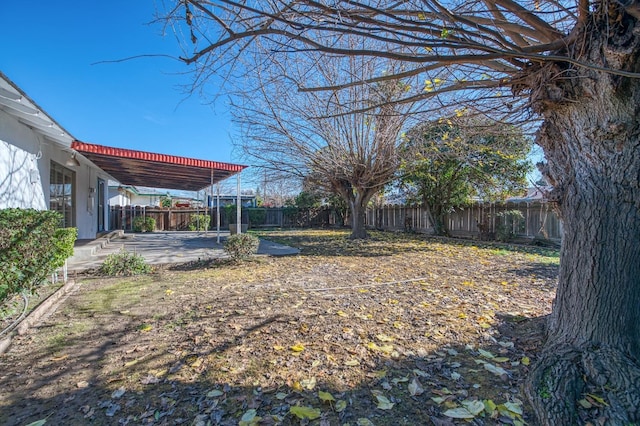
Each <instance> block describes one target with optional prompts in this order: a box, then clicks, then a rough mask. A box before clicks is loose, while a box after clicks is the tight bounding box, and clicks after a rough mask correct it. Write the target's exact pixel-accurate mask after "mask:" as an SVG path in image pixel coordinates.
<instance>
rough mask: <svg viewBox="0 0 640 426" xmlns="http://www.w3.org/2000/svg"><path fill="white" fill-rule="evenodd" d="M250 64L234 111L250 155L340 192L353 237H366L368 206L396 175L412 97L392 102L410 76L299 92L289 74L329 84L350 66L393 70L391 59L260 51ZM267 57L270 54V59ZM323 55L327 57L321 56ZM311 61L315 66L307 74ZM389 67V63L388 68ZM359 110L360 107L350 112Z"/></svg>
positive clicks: (365, 74)
mask: <svg viewBox="0 0 640 426" xmlns="http://www.w3.org/2000/svg"><path fill="white" fill-rule="evenodd" d="M248 58H249V55H245V56H244V60H245V68H249V67H250V69H251V70H252V72H251V74H250V75H247V76H246V78H244V79H242V88H241V90H240V91H238V92H237V93H236V95H237V96H236V98H235V99H236V101H235V102H234V103H233V105H232V106H233V109H232V113H233V115H234V119H235V121H236V123H237V124H238V125H239V128H240V129H241V137H240V145H241V149H242V151H243V152H244V153H245V154H247V155H248V156H249V157H250V158H251V160H252V162H253V163H254V164H256V165H258V166H261V167H264V168H267V169H273V170H277V171H278V172H280V173H284V174H288V175H290V176H291V177H293V178H297V179H299V178H304V179H305V180H306V181H307V183H309V182H313V183H314V184H315V185H316V186H318V187H320V188H323V189H324V190H326V191H329V192H332V193H335V194H337V195H340V196H341V197H342V198H343V199H344V201H345V202H346V203H347V205H348V206H349V210H350V213H351V214H350V218H351V229H352V232H351V236H350V238H352V239H358V238H366V237H367V232H366V228H365V210H366V207H367V204H368V202H369V200H370V199H371V197H372V196H373V195H375V194H376V193H377V192H378V191H380V189H382V188H383V187H384V185H385V184H386V183H388V182H389V181H390V180H391V179H392V178H393V176H394V173H395V172H396V170H397V167H398V164H399V158H398V150H397V149H396V148H397V145H398V143H399V141H400V137H399V136H400V130H401V128H402V125H403V123H404V122H405V120H406V111H407V110H408V108H409V105H410V104H396V103H395V102H394V101H395V100H397V99H398V98H399V95H400V94H401V93H404V91H405V90H406V88H407V87H408V83H405V82H398V81H391V80H389V81H382V82H379V83H375V84H369V85H357V86H351V87H349V88H345V89H344V90H328V91H319V92H299V91H297V90H295V88H294V89H292V87H291V86H290V85H289V84H287V82H289V81H300V80H302V79H304V80H305V81H307V82H310V81H313V82H314V83H316V84H323V85H331V84H334V83H335V82H337V81H338V79H339V78H341V75H342V74H343V73H345V72H346V73H349V74H351V75H352V76H354V77H356V78H359V79H367V78H369V77H370V76H372V75H375V74H376V73H382V72H389V71H390V70H392V69H393V66H394V65H393V63H392V61H389V60H385V61H380V60H371V59H367V58H362V57H360V58H358V57H347V58H340V57H334V58H326V59H323V58H319V57H318V56H317V55H315V54H311V53H309V54H306V55H298V56H297V57H296V58H295V60H287V58H286V57H282V58H276V57H269V56H268V55H266V54H265V53H262V52H261V53H258V54H257V55H255V56H252V60H251V61H250V62H249V61H248ZM265 58H266V59H265ZM320 59H322V60H320ZM309 63H314V64H315V65H314V70H315V72H314V73H313V74H312V75H309V74H308V67H309ZM383 66H384V68H383ZM353 109H360V110H361V112H359V113H351V111H352V110H353Z"/></svg>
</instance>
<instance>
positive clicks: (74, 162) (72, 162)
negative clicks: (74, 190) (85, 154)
mask: <svg viewBox="0 0 640 426" xmlns="http://www.w3.org/2000/svg"><path fill="white" fill-rule="evenodd" d="M64 164H65V165H66V166H67V167H78V166H79V165H80V162H79V161H78V159H77V158H76V153H75V152H74V153H73V154H71V157H69V159H68V160H67V162H66V163H64Z"/></svg>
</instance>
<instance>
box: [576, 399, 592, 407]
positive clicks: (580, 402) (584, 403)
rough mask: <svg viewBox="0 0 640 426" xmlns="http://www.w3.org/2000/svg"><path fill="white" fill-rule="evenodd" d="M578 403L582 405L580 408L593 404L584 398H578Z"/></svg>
mask: <svg viewBox="0 0 640 426" xmlns="http://www.w3.org/2000/svg"><path fill="white" fill-rule="evenodd" d="M578 404H580V405H581V406H582V408H586V409H589V408H592V407H593V404H591V403H590V402H589V401H587V400H586V399H580V400H578Z"/></svg>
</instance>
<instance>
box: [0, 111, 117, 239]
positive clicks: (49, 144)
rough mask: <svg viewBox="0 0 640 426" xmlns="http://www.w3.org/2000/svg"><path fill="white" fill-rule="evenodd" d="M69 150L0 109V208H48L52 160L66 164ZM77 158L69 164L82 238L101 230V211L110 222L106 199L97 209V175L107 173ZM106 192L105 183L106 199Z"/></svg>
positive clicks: (80, 237) (106, 221)
mask: <svg viewBox="0 0 640 426" xmlns="http://www.w3.org/2000/svg"><path fill="white" fill-rule="evenodd" d="M70 154H71V151H70V150H69V149H68V148H66V149H65V147H64V146H62V145H60V144H58V143H56V142H53V141H52V140H50V139H48V138H46V137H44V136H43V135H41V134H40V133H37V132H35V131H33V130H32V129H31V128H30V127H28V126H27V125H25V124H22V123H21V122H20V121H18V120H17V119H16V118H14V117H13V116H11V115H9V114H7V113H5V112H4V111H2V110H0V208H2V209H4V208H11V207H16V208H34V209H38V210H46V209H48V208H49V201H50V189H49V188H50V187H49V183H50V172H51V161H54V162H56V163H58V164H60V165H63V166H64V165H65V162H66V161H67V160H68V159H69V156H70ZM77 158H78V160H79V161H80V163H81V164H80V166H79V167H73V168H70V169H71V170H73V171H74V172H75V185H74V187H75V188H74V191H75V194H74V197H75V198H74V201H75V205H74V210H75V226H76V228H78V238H79V239H91V238H95V237H96V234H97V232H98V214H102V215H103V218H104V222H103V223H104V224H105V225H107V224H108V219H109V216H108V208H107V206H106V202H105V207H104V209H103V211H102V212H98V211H97V205H98V194H97V188H98V179H99V178H101V179H103V180H105V181H106V180H107V178H108V175H107V174H105V173H104V172H103V171H102V170H101V169H99V168H98V167H96V166H95V165H93V164H92V163H91V162H89V161H88V160H86V159H84V158H82V157H81V156H78V157H77ZM107 196H108V194H107V189H106V185H104V197H105V200H106V199H107ZM106 229H107V228H106V227H105V230H106Z"/></svg>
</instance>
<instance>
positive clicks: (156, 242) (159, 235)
mask: <svg viewBox="0 0 640 426" xmlns="http://www.w3.org/2000/svg"><path fill="white" fill-rule="evenodd" d="M228 236H229V232H228V231H221V232H220V243H218V242H217V234H216V232H215V231H210V232H188V231H185V232H180V231H172V232H148V233H128V232H126V233H125V232H123V231H113V232H110V233H109V234H107V235H105V236H102V237H100V238H97V239H95V240H78V241H77V242H76V245H75V247H74V254H73V256H72V257H70V258H69V260H68V261H67V270H68V272H69V273H80V272H84V271H87V270H91V269H95V268H98V267H99V266H100V265H101V264H102V262H104V260H105V259H106V257H107V256H108V255H110V254H112V253H117V252H119V251H120V250H122V249H124V250H126V251H128V252H133V253H138V254H139V255H141V256H142V257H143V258H144V259H145V260H146V261H147V263H149V264H152V265H161V264H176V263H184V262H190V261H196V260H207V259H212V258H223V257H227V254H226V253H225V252H224V249H223V244H224V241H225V239H226V238H227V237H228ZM298 253H299V250H298V249H296V248H293V247H288V246H284V245H282V244H277V243H274V242H271V241H267V240H260V246H259V247H258V254H259V255H267V256H290V255H296V254H298Z"/></svg>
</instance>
